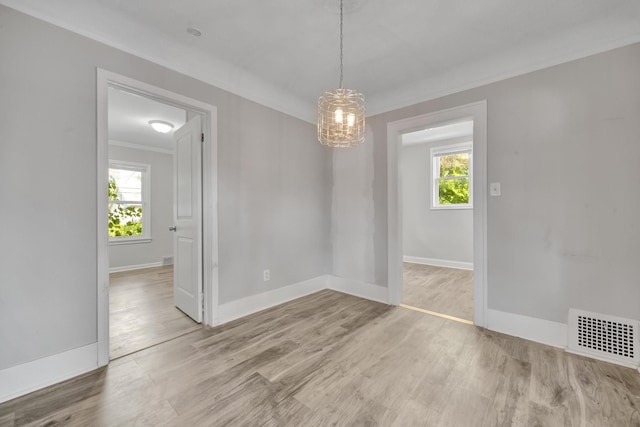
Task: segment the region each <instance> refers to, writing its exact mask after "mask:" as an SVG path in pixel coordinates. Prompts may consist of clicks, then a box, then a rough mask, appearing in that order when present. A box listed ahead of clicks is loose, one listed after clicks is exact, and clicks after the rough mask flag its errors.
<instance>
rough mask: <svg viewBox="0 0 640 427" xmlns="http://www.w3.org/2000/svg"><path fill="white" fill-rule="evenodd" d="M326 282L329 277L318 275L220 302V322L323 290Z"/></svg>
mask: <svg viewBox="0 0 640 427" xmlns="http://www.w3.org/2000/svg"><path fill="white" fill-rule="evenodd" d="M326 284H327V277H326V276H318V277H315V278H313V279H309V280H305V281H304V282H298V283H294V284H293V285H289V286H284V287H282V288H278V289H274V290H271V291H267V292H263V293H261V294H256V295H251V296H248V297H245V298H241V299H237V300H234V301H230V302H227V303H224V304H220V307H219V309H218V324H222V323H227V322H230V321H232V320H235V319H239V318H241V317H244V316H248V315H250V314H253V313H256V312H258V311H262V310H266V309H268V308H271V307H274V306H276V305H279V304H282V303H285V302H288V301H291V300H294V299H296V298H301V297H304V296H307V295H310V294H312V293H315V292H318V291H321V290H323V289H326V288H327V286H326Z"/></svg>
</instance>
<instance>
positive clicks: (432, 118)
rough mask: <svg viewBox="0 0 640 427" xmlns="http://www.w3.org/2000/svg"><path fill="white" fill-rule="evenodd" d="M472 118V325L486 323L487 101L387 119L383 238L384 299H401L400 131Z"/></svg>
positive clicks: (402, 132)
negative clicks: (385, 286) (385, 194)
mask: <svg viewBox="0 0 640 427" xmlns="http://www.w3.org/2000/svg"><path fill="white" fill-rule="evenodd" d="M461 119H464V120H468V119H472V120H473V165H474V168H473V293H474V301H473V303H474V315H473V323H474V324H475V325H476V326H482V327H484V326H486V312H487V307H488V301H487V257H486V252H487V241H486V235H487V191H486V186H487V102H486V101H478V102H474V103H471V104H467V105H461V106H458V107H453V108H449V109H446V110H441V111H436V112H433V113H427V114H423V115H420V116H416V117H409V118H406V119H401V120H398V121H395V122H389V123H387V196H388V205H387V208H388V211H387V221H388V222H387V226H388V228H387V238H388V257H387V267H388V277H387V279H388V301H389V304H392V305H398V304H400V302H401V301H402V294H403V289H402V286H403V284H402V255H403V254H402V183H401V181H400V160H399V159H400V154H399V153H400V147H401V144H402V134H405V133H409V132H413V131H416V130H421V129H426V128H428V127H434V125H438V124H441V123H446V122H451V121H456V120H461Z"/></svg>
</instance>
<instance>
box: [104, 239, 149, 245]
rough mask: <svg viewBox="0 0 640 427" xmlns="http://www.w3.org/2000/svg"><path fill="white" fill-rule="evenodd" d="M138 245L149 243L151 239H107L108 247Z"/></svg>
mask: <svg viewBox="0 0 640 427" xmlns="http://www.w3.org/2000/svg"><path fill="white" fill-rule="evenodd" d="M139 243H151V238H149V237H124V238H122V239H112V238H109V246H119V245H137V244H139Z"/></svg>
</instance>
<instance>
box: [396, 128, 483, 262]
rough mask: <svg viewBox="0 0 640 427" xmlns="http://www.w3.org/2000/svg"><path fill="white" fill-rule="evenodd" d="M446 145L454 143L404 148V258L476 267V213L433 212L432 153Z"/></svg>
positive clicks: (433, 143) (438, 210) (459, 210)
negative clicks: (474, 257)
mask: <svg viewBox="0 0 640 427" xmlns="http://www.w3.org/2000/svg"><path fill="white" fill-rule="evenodd" d="M456 142H458V143H459V142H460V141H459V140H458V141H456ZM467 142H468V141H467ZM447 144H451V141H436V142H428V143H421V144H410V145H404V146H403V147H402V151H401V153H400V156H401V162H402V163H401V167H400V174H401V175H400V179H401V181H402V233H403V234H402V236H403V237H402V245H403V255H405V256H412V257H418V258H431V259H436V260H444V261H458V262H466V263H473V210H472V209H431V198H432V194H433V186H432V182H433V180H432V178H431V167H432V165H431V153H430V150H431V148H433V147H441V146H443V145H447Z"/></svg>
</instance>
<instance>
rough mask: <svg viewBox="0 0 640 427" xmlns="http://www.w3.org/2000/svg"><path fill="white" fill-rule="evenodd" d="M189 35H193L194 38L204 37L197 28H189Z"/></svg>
mask: <svg viewBox="0 0 640 427" xmlns="http://www.w3.org/2000/svg"><path fill="white" fill-rule="evenodd" d="M187 33H189V34H191V35H192V36H194V37H200V36H201V35H202V31H200V30H199V29H197V28H196V27H189V28H187Z"/></svg>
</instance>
